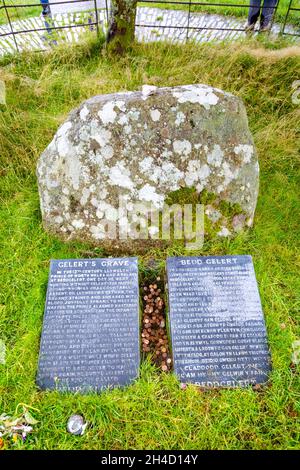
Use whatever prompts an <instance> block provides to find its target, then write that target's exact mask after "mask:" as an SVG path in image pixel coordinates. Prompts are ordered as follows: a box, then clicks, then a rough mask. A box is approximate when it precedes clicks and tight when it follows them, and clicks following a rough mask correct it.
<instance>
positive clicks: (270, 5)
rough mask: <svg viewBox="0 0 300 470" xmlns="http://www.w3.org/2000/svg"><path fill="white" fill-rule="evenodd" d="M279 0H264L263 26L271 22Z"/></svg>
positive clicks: (261, 20)
mask: <svg viewBox="0 0 300 470" xmlns="http://www.w3.org/2000/svg"><path fill="white" fill-rule="evenodd" d="M276 3H277V0H264V6H263V9H262V13H261V16H260V26H261V28H266V27H267V26H269V25H270V24H271V21H272V17H273V14H274V11H275V7H276Z"/></svg>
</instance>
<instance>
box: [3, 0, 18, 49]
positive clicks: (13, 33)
mask: <svg viewBox="0 0 300 470" xmlns="http://www.w3.org/2000/svg"><path fill="white" fill-rule="evenodd" d="M3 6H4V9H5V13H6V16H7V21H8V24H9V26H10V29H11V34H12V35H13V38H14V43H15V46H16V49H17V52H20V50H19V46H18V43H17V40H16V35H15V32H14V30H13V27H12V23H11V21H10V16H9V13H8V9H7V7H6V3H5V0H3Z"/></svg>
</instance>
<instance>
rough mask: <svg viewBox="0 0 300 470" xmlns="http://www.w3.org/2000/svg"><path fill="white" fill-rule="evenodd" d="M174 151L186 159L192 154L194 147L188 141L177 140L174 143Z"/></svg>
mask: <svg viewBox="0 0 300 470" xmlns="http://www.w3.org/2000/svg"><path fill="white" fill-rule="evenodd" d="M173 149H174V152H175V153H177V154H179V155H183V156H185V157H186V156H187V155H189V154H190V153H191V151H192V145H191V142H189V141H188V140H175V141H174V142H173Z"/></svg>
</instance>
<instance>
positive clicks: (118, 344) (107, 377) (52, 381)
mask: <svg viewBox="0 0 300 470" xmlns="http://www.w3.org/2000/svg"><path fill="white" fill-rule="evenodd" d="M139 362H140V344H139V289H138V264H137V258H105V259H104V258H103V259H67V260H51V264H50V276H49V282H48V290H47V298H46V306H45V314H44V324H43V331H42V338H41V347H40V357H39V368H38V375H37V384H38V385H39V387H40V388H41V389H58V390H62V391H80V392H87V391H95V390H98V391H99V390H102V389H103V388H106V387H116V386H120V385H127V384H129V383H130V382H131V381H132V380H134V379H135V378H136V377H137V376H138V371H139Z"/></svg>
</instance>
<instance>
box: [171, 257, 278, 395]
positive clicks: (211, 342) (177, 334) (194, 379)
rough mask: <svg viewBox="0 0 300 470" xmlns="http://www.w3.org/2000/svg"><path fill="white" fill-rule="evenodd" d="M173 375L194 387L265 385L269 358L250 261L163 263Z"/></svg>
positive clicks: (173, 260) (211, 259)
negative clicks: (164, 265) (167, 300)
mask: <svg viewBox="0 0 300 470" xmlns="http://www.w3.org/2000/svg"><path fill="white" fill-rule="evenodd" d="M167 276H168V293H169V319H170V328H171V337H172V350H173V360H174V369H175V373H176V375H177V376H178V378H179V380H180V381H181V382H183V383H189V382H190V383H193V384H195V385H198V386H200V387H246V386H248V385H256V384H263V383H265V382H266V381H267V380H268V373H269V371H270V355H269V349H268V344H267V338H266V328H265V322H264V317H263V312H262V307H261V302H260V296H259V291H258V287H257V282H256V277H255V272H254V267H253V263H252V258H251V256H239V255H237V256H207V257H174V258H168V260H167Z"/></svg>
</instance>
